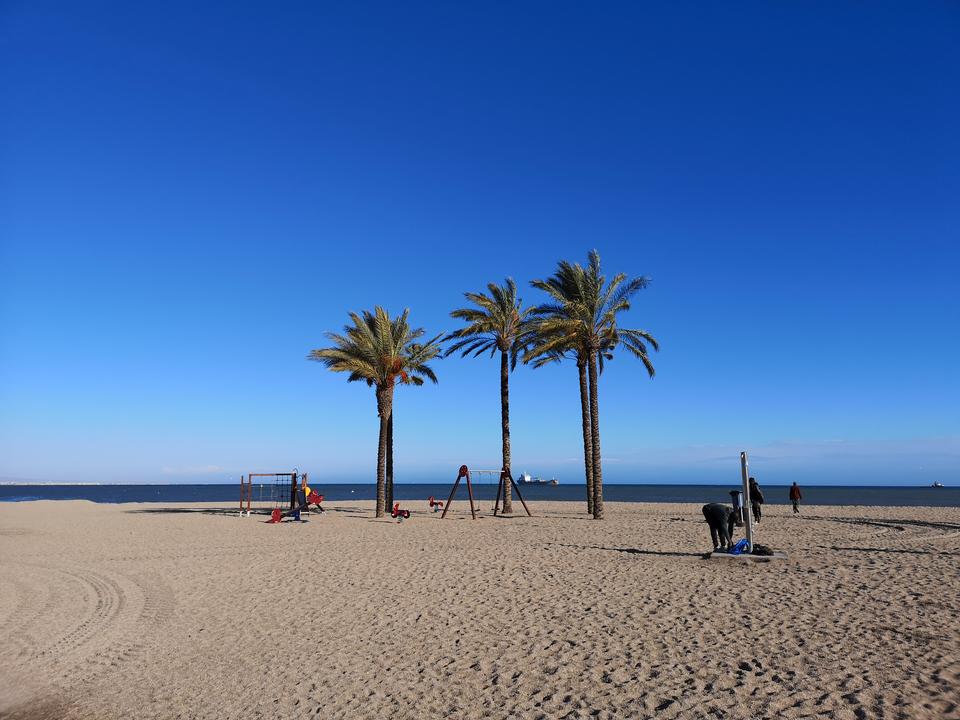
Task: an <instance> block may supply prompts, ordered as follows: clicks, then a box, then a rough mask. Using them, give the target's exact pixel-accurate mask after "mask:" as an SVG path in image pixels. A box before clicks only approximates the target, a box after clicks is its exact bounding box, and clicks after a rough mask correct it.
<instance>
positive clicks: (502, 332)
mask: <svg viewBox="0 0 960 720" xmlns="http://www.w3.org/2000/svg"><path fill="white" fill-rule="evenodd" d="M487 290H488V292H489V295H488V294H486V293H472V292H468V293H464V297H466V298H467V300H469V301H470V302H471V303H473V304H474V305H475V306H476V307H467V308H461V309H459V310H454V311H453V312H451V313H450V317H453V318H456V319H458V320H463V321H464V322H465V323H467V324H466V326H465V327H462V328H460V329H459V330H455V331H454V332H452V333H450V334H449V335H447V336H446V337H445V338H444V340H445V341H446V340H455V341H456V342H454V344H453V345H451V346H450V347H449V348H447V350H446V352H444V357H447V356H449V355H451V354H452V353H455V352H458V351H462V354H461V355H462V357H466V356H467V355H469V354H470V353H473V357H477V356H479V355H481V354H483V353H485V352H487V351H489V352H490V357H493V356H494V354H495V353H496V352H497V351H498V350H499V351H500V433H501V439H502V456H503V457H502V465H501V467H502V469H503V470H506V471H507V472H508V473H509V472H510V371H511V370H513V369H514V368H515V367H516V366H517V356H518V355H519V354H520V352H521V351H522V350H523V349H524V347H525V343H526V341H527V340H526V339H527V338H528V336H529V333H530V331H531V329H532V324H531V322H530V320H529V316H530V309H529V308H526V309H524V307H523V302H522V301H521V299H520V298H519V297H517V284H516V283H515V282H514V281H513V279H512V278H507V279H506V282H505V284H504V285H497V284H496V283H488V284H487ZM510 490H511V488H510V483H509V482H506V483H504V487H503V512H504V513H512V512H513V500H512V497H511V495H512V494H511V491H510Z"/></svg>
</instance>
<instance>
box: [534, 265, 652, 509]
mask: <svg viewBox="0 0 960 720" xmlns="http://www.w3.org/2000/svg"><path fill="white" fill-rule="evenodd" d="M649 282H650V281H649V279H648V278H646V277H643V276H641V277H638V278H633V279H628V278H627V276H626V274H624V273H619V274H618V275H616V276H614V277H613V278H611V280H610V281H609V282H607V279H606V277H605V276H604V275H603V273H602V272H601V270H600V255H599V253H598V252H597V251H596V250H591V251H590V253H589V255H588V263H587V266H586V267H583V266H581V265H580V264H579V263H576V264H571V263H569V262H567V261H565V260H563V261H560V262H559V263H558V264H557V271H556V272H555V273H554V275H553V276H552V277H550V278H548V279H547V280H534V281H533V282H532V283H531V284H532V285H533V286H534V287H535V288H538V289H540V290H543V291H544V292H546V293H547V294H548V295H549V296H550V298H551V300H552V302H551V303H547V304H543V305H539V306H537V307H536V308H534V309H533V311H534V314H535V315H537V316H538V317H539V318H540V320H539V322H537V323H536V326H535V331H534V332H535V336H536V340H535V341H533V342H532V343H531V347H530V350H529V351H528V352H527V354H526V355H525V358H524V359H525V361H534V362H540V361H543V362H544V363H545V362H550V361H552V359H553V358H555V357H557V356H558V354H559V355H560V356H562V355H563V354H564V353H570V352H572V353H574V354H575V357H576V358H577V361H578V367H579V366H580V365H583V366H585V367H583V368H580V379H581V384H580V387H581V410H582V406H583V402H582V401H583V385H584V383H583V374H584V372H583V371H584V370H586V374H587V380H588V382H587V385H588V392H589V398H590V422H589V432H590V443H589V445H590V449H589V457H588V452H587V442H586V439H584V463H585V465H586V466H589V468H590V469H589V470H588V471H587V472H586V476H587V485H588V487H589V485H590V483H591V480H592V484H593V493H592V497H593V508H592V511H593V516H594V518H596V519H598V520H600V519H602V518H603V467H602V462H601V455H600V398H599V379H598V368H600V369H602V367H603V362H604V360H605V359H607V360H609V359H611V358H612V357H613V355H612V353H613V350H614V349H615V348H616V347H623V348H625V349H626V350H627V351H628V352H630V353H631V354H632V355H633V356H634V357H636V358H638V359H639V360H640V361H641V362H642V363H643V365H644V367H645V368H646V370H647V374H648V375H649V376H650V377H653V376H654V372H655V370H654V367H653V363H652V362H651V361H650V357H649V352H648V349H647V345H648V344H649V345H650V346H651V347H653V349H654V350H659V345H658V344H657V341H656V340H655V339H654V337H653V336H652V335H651V334H650V333H648V332H646V331H645V330H628V329H624V328H620V327H618V325H617V315H618V314H619V313H621V312H625V311H627V310H629V309H630V298H631V297H633V296H634V295H635V294H636V293H637V292H639V291H640V290H642V289H643V288H645V287H647V285H648V284H649ZM587 426H588V423H587V422H586V421H584V422H583V427H584V433H586V431H587Z"/></svg>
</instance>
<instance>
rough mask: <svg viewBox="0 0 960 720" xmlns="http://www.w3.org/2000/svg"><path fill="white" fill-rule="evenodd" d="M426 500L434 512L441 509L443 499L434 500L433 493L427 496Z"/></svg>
mask: <svg viewBox="0 0 960 720" xmlns="http://www.w3.org/2000/svg"><path fill="white" fill-rule="evenodd" d="M427 502H428V503H430V509H431V510H433V511H434V512H440V511H441V510H443V500H436V499H435V498H434V497H433V495H431V496H430V497H428V498H427Z"/></svg>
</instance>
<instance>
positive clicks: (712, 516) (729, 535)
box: [703, 503, 737, 551]
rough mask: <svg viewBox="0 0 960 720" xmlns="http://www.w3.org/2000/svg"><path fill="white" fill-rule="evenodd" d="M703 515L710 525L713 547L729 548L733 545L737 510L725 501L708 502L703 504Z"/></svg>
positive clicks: (719, 548)
mask: <svg viewBox="0 0 960 720" xmlns="http://www.w3.org/2000/svg"><path fill="white" fill-rule="evenodd" d="M703 517H704V519H705V520H706V521H707V525H709V526H710V539H711V540H712V541H713V549H714V551H716V550H729V549H730V546H731V545H733V528H734V525H735V524H736V522H737V514H736V511H734V509H733V508H732V507H730V506H729V505H724V504H723V503H707V504H706V505H704V506H703Z"/></svg>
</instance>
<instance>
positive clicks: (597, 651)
mask: <svg viewBox="0 0 960 720" xmlns="http://www.w3.org/2000/svg"><path fill="white" fill-rule="evenodd" d="M488 505H489V503H484V506H483V510H484V513H485V515H486V516H485V517H484V518H482V519H480V520H477V521H471V520H470V519H469V513H468V512H467V508H466V503H465V502H457V503H455V508H454V512H451V515H450V516H448V518H447V519H446V520H443V521H441V520H440V518H439V515H434V514H432V513H430V512H429V511H428V509H427V507H426V503H425V502H423V503H405V506H407V507H410V508H411V509H412V510H413V511H414V515H413V517H412V518H411V519H410V520H408V521H406V522H404V523H402V524H398V523H396V522H394V521H392V520H390V519H389V518H388V519H385V520H376V519H374V518H373V510H372V504H371V503H341V504H337V505H333V506H331V508H330V511H328V512H327V514H326V515H325V516H319V515H317V514H314V515H312V516H311V517H310V521H309V522H308V523H303V524H293V523H289V524H284V525H282V526H275V525H268V524H264V523H263V522H258V518H242V519H241V518H238V517H237V516H236V513H235V511H232V510H231V511H230V513H231V514H227V512H226V511H225V510H218V509H216V507H215V506H213V505H210V506H192V507H187V506H157V505H150V504H142V505H141V504H136V505H96V504H93V503H89V502H83V501H71V502H49V501H46V502H31V503H15V504H2V505H0V718H4V719H5V720H9V719H13V718H16V719H19V720H25V719H27V718H30V719H32V720H36V719H38V718H50V719H51V720H52V719H53V718H58V719H59V718H67V719H69V718H97V719H100V718H102V719H104V720H112V719H114V718H134V719H135V718H278V717H289V718H308V717H310V718H443V717H449V718H507V717H511V718H530V719H531V720H532V719H534V718H644V717H657V718H708V719H710V720H718V719H724V718H765V717H770V718H774V717H783V718H810V717H833V718H910V719H911V720H914V719H916V718H938V719H940V718H957V717H960V707H958V704H960V632H958V631H960V508H894V507H890V508H854V507H815V506H805V507H803V514H802V515H801V516H800V517H793V516H792V514H791V510H790V508H789V506H769V505H768V506H766V508H765V517H764V521H763V523H762V524H761V525H760V527H759V528H758V540H759V542H762V543H764V544H767V545H770V546H772V547H775V548H777V549H782V550H785V551H787V552H788V553H789V558H788V559H787V560H785V561H778V562H770V563H756V564H754V563H734V562H729V561H709V560H704V559H703V558H702V557H701V556H702V553H703V552H704V551H705V550H707V549H708V546H709V533H708V530H707V526H706V524H705V523H704V522H703V518H702V516H701V515H700V507H699V506H698V505H689V504H685V505H670V504H616V503H609V504H608V505H607V515H608V518H607V519H606V520H605V521H603V522H595V521H592V520H589V519H587V517H586V515H585V513H583V512H582V505H580V504H573V503H537V504H535V505H534V506H533V508H532V509H533V510H534V512H535V514H536V517H533V518H526V517H514V518H510V519H507V518H493V517H491V516H490V513H489V510H490V508H489V506H488ZM517 509H519V505H517ZM259 519H260V520H262V518H259Z"/></svg>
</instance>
